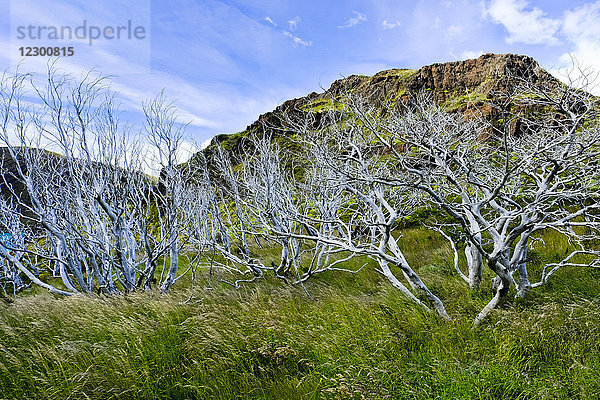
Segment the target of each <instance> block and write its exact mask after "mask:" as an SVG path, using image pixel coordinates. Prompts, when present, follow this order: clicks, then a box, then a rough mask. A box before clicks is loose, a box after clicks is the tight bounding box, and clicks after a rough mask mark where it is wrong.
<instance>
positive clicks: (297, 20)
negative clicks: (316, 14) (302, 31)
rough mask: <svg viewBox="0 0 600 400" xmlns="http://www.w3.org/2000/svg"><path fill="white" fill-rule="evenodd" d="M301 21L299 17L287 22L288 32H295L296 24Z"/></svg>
mask: <svg viewBox="0 0 600 400" xmlns="http://www.w3.org/2000/svg"><path fill="white" fill-rule="evenodd" d="M300 21H302V19H301V18H300V17H296V18H294V19H291V20H289V21H288V22H287V23H288V25H289V26H290V31H293V30H295V29H296V28H297V27H298V23H299V22H300Z"/></svg>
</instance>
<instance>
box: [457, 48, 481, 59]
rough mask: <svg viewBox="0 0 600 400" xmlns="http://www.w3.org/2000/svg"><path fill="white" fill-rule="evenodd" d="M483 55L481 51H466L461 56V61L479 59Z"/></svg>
mask: <svg viewBox="0 0 600 400" xmlns="http://www.w3.org/2000/svg"><path fill="white" fill-rule="evenodd" d="M481 55H483V51H482V50H479V51H472V50H465V51H463V52H462V53H461V54H460V59H461V60H468V59H471V58H478V57H479V56H481Z"/></svg>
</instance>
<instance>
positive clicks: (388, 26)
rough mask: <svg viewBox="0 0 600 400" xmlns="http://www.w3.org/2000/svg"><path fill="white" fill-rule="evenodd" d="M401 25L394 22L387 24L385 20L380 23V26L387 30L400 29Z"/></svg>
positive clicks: (398, 22)
mask: <svg viewBox="0 0 600 400" xmlns="http://www.w3.org/2000/svg"><path fill="white" fill-rule="evenodd" d="M401 25H402V24H401V23H400V21H396V22H388V20H387V19H384V20H383V22H382V23H381V26H382V27H383V29H386V30H389V29H396V28H398V27H400V26H401Z"/></svg>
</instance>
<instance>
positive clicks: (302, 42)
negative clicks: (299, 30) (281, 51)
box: [283, 31, 312, 47]
mask: <svg viewBox="0 0 600 400" xmlns="http://www.w3.org/2000/svg"><path fill="white" fill-rule="evenodd" d="M283 34H284V35H285V36H287V37H289V38H290V39H292V40H293V41H294V47H296V46H298V45H301V46H304V47H308V46H311V45H312V41H310V40H303V39H300V38H299V37H298V36H294V35H293V34H292V33H290V32H288V31H283Z"/></svg>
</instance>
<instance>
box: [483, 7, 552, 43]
mask: <svg viewBox="0 0 600 400" xmlns="http://www.w3.org/2000/svg"><path fill="white" fill-rule="evenodd" d="M486 11H487V14H488V15H489V16H490V17H491V18H492V19H493V20H494V21H495V22H497V23H500V24H502V25H504V28H505V29H506V31H507V32H508V37H507V38H506V42H507V43H510V44H512V43H524V44H548V45H555V44H559V40H558V39H557V38H556V36H555V35H556V33H557V32H558V30H559V28H560V24H561V23H560V21H558V20H555V19H552V18H548V17H547V16H546V14H545V13H544V12H543V11H542V10H541V9H539V8H537V7H533V8H529V9H528V8H527V2H526V1H522V0H492V1H491V2H490V3H489V5H488V7H487V10H486Z"/></svg>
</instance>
